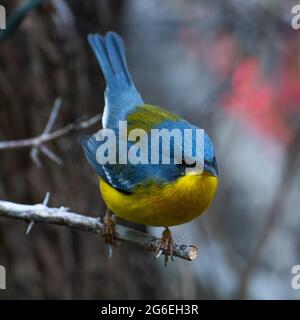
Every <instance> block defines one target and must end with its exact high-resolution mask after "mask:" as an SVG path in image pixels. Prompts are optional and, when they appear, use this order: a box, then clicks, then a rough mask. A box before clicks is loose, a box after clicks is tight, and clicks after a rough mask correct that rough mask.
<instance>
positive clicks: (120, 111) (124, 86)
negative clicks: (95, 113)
mask: <svg viewBox="0 0 300 320" xmlns="http://www.w3.org/2000/svg"><path fill="white" fill-rule="evenodd" d="M88 41H89V43H90V45H91V47H92V49H93V51H94V53H95V55H96V57H97V60H98V62H99V64H100V66H101V69H102V72H103V75H104V78H105V81H106V92H105V97H106V104H105V108H104V115H103V126H104V127H115V126H116V124H117V122H118V121H119V120H125V119H126V114H127V113H128V112H129V111H130V110H132V109H133V108H134V107H136V106H138V105H141V104H143V103H144V102H143V100H142V98H141V96H140V94H139V92H138V91H137V90H136V88H135V85H134V83H133V81H132V78H131V75H130V72H129V70H128V67H127V62H126V56H125V48H124V43H123V40H122V38H121V37H120V36H119V35H118V34H116V33H115V32H108V33H107V34H106V35H105V37H103V36H100V35H99V34H94V35H93V34H90V35H89V36H88Z"/></svg>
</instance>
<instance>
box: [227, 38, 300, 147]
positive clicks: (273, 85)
mask: <svg viewBox="0 0 300 320" xmlns="http://www.w3.org/2000/svg"><path fill="white" fill-rule="evenodd" d="M283 48H284V49H283V50H282V52H281V55H280V57H279V59H278V63H279V65H277V66H276V67H275V68H274V70H272V72H271V73H268V74H267V73H266V72H264V69H263V66H262V63H261V61H260V60H259V58H258V57H251V58H245V59H243V60H242V61H241V62H240V63H239V64H237V65H236V67H235V68H234V72H233V76H232V80H231V85H232V88H231V91H230V92H229V93H228V92H227V93H226V97H225V99H224V100H223V105H224V106H225V108H226V110H227V111H228V112H230V113H235V114H236V113H238V114H239V115H241V116H242V119H244V120H245V121H246V122H247V123H248V124H249V125H250V126H251V127H254V128H255V129H257V130H258V132H259V133H260V134H261V135H262V136H264V137H266V138H271V139H273V140H276V141H277V142H279V143H280V144H281V145H282V146H286V145H287V144H288V143H289V141H290V140H291V138H292V135H293V131H292V128H291V125H290V120H291V118H292V117H293V116H294V114H295V112H297V113H298V112H299V111H300V60H299V58H298V57H297V56H298V55H297V54H296V53H297V52H299V48H300V47H299V44H298V43H295V41H294V40H293V39H292V40H288V41H285V42H284V45H283Z"/></svg>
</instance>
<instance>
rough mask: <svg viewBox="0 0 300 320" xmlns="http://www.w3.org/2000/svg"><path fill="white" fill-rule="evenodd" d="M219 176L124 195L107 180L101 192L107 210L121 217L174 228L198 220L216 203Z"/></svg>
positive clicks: (189, 178)
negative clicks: (214, 201) (214, 199)
mask: <svg viewBox="0 0 300 320" xmlns="http://www.w3.org/2000/svg"><path fill="white" fill-rule="evenodd" d="M217 185H218V179H217V178H216V177H213V176H210V175H207V174H205V173H204V174H202V175H186V176H184V177H181V178H179V179H177V180H176V182H173V183H171V184H165V185H163V186H162V185H158V184H157V183H155V182H151V183H148V184H147V185H143V186H138V187H136V188H135V189H134V191H133V193H132V194H130V195H127V194H123V193H121V192H119V191H117V190H116V189H114V188H113V187H111V186H110V185H109V184H107V183H106V182H105V181H104V180H103V179H100V190H101V193H102V196H103V199H104V201H105V203H106V205H107V207H108V208H109V209H110V210H111V211H112V212H113V213H114V214H115V215H117V216H119V217H121V218H123V219H126V220H128V221H131V222H135V223H140V224H145V225H150V226H160V227H163V226H174V225H179V224H183V223H186V222H188V221H190V220H192V219H194V218H196V217H198V216H199V215H200V214H201V213H202V212H203V211H205V209H207V208H208V206H209V205H210V203H211V202H212V200H213V198H214V195H215V192H216V190H217Z"/></svg>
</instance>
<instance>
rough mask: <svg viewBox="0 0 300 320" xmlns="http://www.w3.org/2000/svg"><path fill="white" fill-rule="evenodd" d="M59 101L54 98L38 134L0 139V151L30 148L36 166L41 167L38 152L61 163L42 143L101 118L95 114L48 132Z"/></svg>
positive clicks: (57, 109)
mask: <svg viewBox="0 0 300 320" xmlns="http://www.w3.org/2000/svg"><path fill="white" fill-rule="evenodd" d="M61 103H62V101H61V99H60V98H57V99H56V100H55V102H54V104H53V107H52V111H51V113H50V116H49V119H48V122H47V124H46V126H45V129H44V130H43V132H42V133H41V134H40V135H39V136H37V137H34V138H29V139H22V140H12V141H0V151H1V150H9V149H21V148H31V152H30V156H31V158H32V160H33V161H34V162H35V164H36V165H37V166H38V167H41V161H40V159H39V153H40V152H41V153H43V154H45V155H46V156H47V157H48V158H49V159H51V160H53V161H54V162H56V163H57V164H59V165H62V164H63V161H62V160H61V159H60V158H59V157H58V156H57V155H56V154H55V153H54V152H53V151H51V150H50V149H49V148H48V147H46V146H45V145H44V143H46V142H49V141H52V140H55V139H58V138H60V137H62V136H65V135H67V134H68V133H70V132H72V131H78V130H82V129H85V128H89V127H91V126H92V125H94V124H96V123H97V122H99V121H100V120H101V114H97V115H95V116H94V117H92V118H90V119H87V120H77V121H75V122H74V123H70V124H68V125H66V126H65V127H63V128H61V129H58V130H55V131H52V132H50V131H51V130H52V129H53V126H54V124H55V121H56V119H57V115H58V112H59V110H60V108H61Z"/></svg>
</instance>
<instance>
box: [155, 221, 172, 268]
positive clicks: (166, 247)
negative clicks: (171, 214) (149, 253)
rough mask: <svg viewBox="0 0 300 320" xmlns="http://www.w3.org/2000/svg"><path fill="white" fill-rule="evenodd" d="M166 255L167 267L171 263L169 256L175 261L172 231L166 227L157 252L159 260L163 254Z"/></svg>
mask: <svg viewBox="0 0 300 320" xmlns="http://www.w3.org/2000/svg"><path fill="white" fill-rule="evenodd" d="M163 251H164V254H165V266H167V264H168V262H169V256H170V258H171V261H173V238H172V234H171V230H170V229H169V228H168V227H165V230H164V231H163V233H162V237H161V241H160V244H159V246H158V247H157V250H156V258H158V257H159V256H160V255H161V254H162V252H163Z"/></svg>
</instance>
